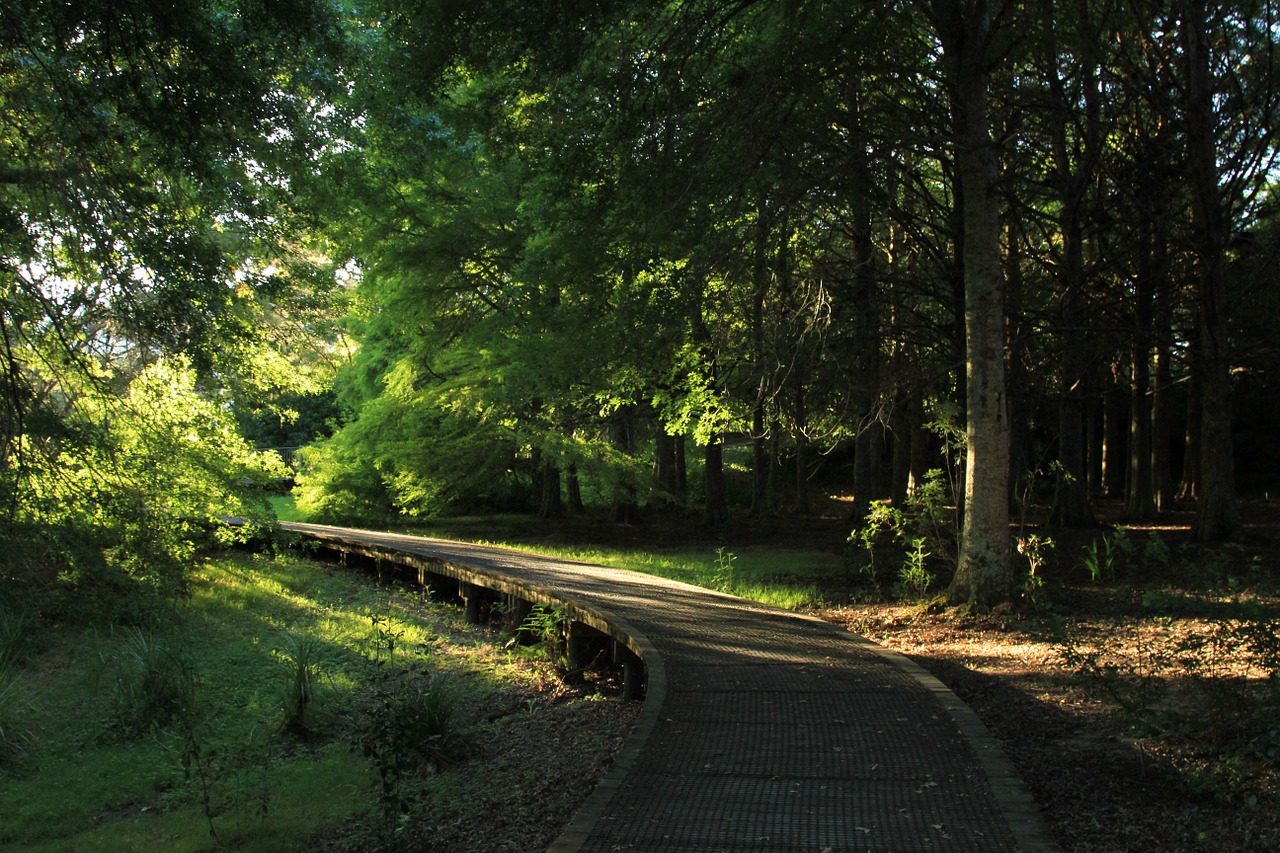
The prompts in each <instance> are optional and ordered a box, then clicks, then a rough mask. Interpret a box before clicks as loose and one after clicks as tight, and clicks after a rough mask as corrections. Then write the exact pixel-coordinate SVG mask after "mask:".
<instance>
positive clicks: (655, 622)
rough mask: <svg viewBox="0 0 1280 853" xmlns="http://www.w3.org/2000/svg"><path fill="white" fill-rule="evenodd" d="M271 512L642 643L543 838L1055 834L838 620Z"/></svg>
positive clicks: (771, 850)
mask: <svg viewBox="0 0 1280 853" xmlns="http://www.w3.org/2000/svg"><path fill="white" fill-rule="evenodd" d="M282 526H284V527H287V528H288V529H290V530H293V531H296V532H299V533H304V534H306V535H309V536H313V537H316V538H320V539H327V540H329V541H330V542H331V543H332V544H336V545H338V546H339V547H343V548H345V549H346V550H355V551H360V552H363V553H365V554H369V555H374V556H382V557H384V558H385V559H388V560H392V561H395V560H399V561H400V562H404V563H406V564H417V565H418V566H419V567H420V568H421V567H423V566H435V567H437V569H443V570H444V573H446V574H450V575H452V576H454V577H460V578H464V579H469V580H471V581H473V582H483V581H485V580H488V581H489V582H490V583H491V584H492V585H493V587H494V588H497V589H502V590H503V591H505V592H512V591H513V589H515V590H525V591H528V592H529V593H530V594H536V595H537V596H538V597H540V598H541V599H543V600H556V601H571V602H574V603H575V605H576V607H577V613H578V614H579V615H580V616H581V617H582V618H584V619H585V620H587V621H589V622H592V623H593V624H596V626H597V627H600V622H601V620H603V621H604V622H607V624H608V626H609V629H610V632H611V633H612V634H614V636H615V637H618V638H621V639H624V640H625V642H626V643H627V645H628V646H630V648H632V649H634V650H635V651H636V652H637V653H639V654H640V655H641V657H642V658H643V660H644V663H645V668H646V671H647V685H646V697H645V706H644V710H643V712H642V714H641V717H640V720H639V723H638V724H637V727H636V729H635V732H634V733H633V734H632V736H631V737H630V739H629V740H628V741H627V743H626V744H625V745H624V747H623V750H622V752H621V754H620V755H619V757H618V760H617V761H616V763H615V765H614V767H613V768H612V770H611V771H610V773H609V774H608V775H607V776H606V778H605V779H604V780H603V781H602V782H601V783H600V785H599V786H598V787H597V789H596V790H595V792H594V793H593V794H592V796H591V797H590V799H589V800H588V801H587V803H586V805H585V806H584V807H583V809H582V811H581V812H580V813H579V814H578V816H577V817H576V818H575V820H574V822H573V823H572V824H571V825H570V826H569V827H568V828H567V830H566V831H565V833H564V835H562V836H561V838H560V839H559V840H557V841H556V842H555V844H553V845H552V847H551V851H552V853H570V851H581V852H582V853H587V851H590V853H614V851H636V853H694V851H697V853H739V851H742V853H746V851H752V853H793V851H794V853H800V851H803V853H855V851H858V853H860V852H861V851H894V853H899V851H903V852H905V851H975V853H987V851H1016V850H1020V851H1027V853H1032V851H1044V853H1048V851H1054V850H1056V849H1057V848H1056V847H1055V846H1054V844H1053V843H1052V841H1051V840H1050V837H1049V835H1048V834H1047V832H1046V831H1045V829H1044V826H1043V823H1042V822H1041V819H1040V816H1039V814H1038V812H1037V810H1036V807H1035V804H1034V803H1033V802H1032V800H1031V799H1030V797H1029V795H1028V794H1027V793H1026V791H1025V789H1024V788H1023V786H1022V783H1021V781H1020V780H1019V779H1018V778H1017V776H1016V774H1015V773H1014V772H1013V769H1012V767H1011V765H1010V764H1009V763H1008V761H1007V760H1006V758H1005V757H1004V755H1003V753H1002V751H1001V749H1000V747H999V745H998V744H997V743H996V742H995V741H994V740H993V739H992V738H991V737H990V735H989V734H988V733H987V731H986V729H985V728H984V727H983V726H982V724H981V723H980V722H979V721H978V719H977V717H976V716H975V715H974V714H973V713H972V712H971V711H970V710H969V709H968V707H967V706H965V705H964V703H962V702H961V701H960V700H959V699H957V698H956V697H955V695H954V694H952V693H951V692H950V691H949V690H947V689H946V688H945V687H944V686H943V685H942V684H941V683H940V682H939V681H937V679H935V678H933V677H932V676H930V675H928V674H927V673H926V672H925V671H924V670H922V669H921V668H920V667H918V666H917V665H915V664H914V663H912V662H911V661H909V660H907V659H906V658H904V657H902V656H901V655H898V654H895V653H892V652H889V651H887V650H885V649H883V648H881V647H879V646H876V645H874V644H873V643H871V642H869V641H867V640H864V639H862V638H860V637H857V636H855V635H853V634H851V633H849V632H847V631H844V630H842V629H840V628H838V627H837V626H834V625H831V624H829V623H826V622H823V621H820V620H817V619H812V618H808V617H804V616H800V615H797V614H794V613H789V612H786V611H780V610H775V609H772V608H768V607H765V606H762V605H757V604H754V603H751V602H747V601H743V600H742V599H738V598H734V597H732V596H727V595H722V594H719V593H716V592H711V591H708V590H704V589H700V588H698V587H693V586H689V585H686V584H681V583H677V582H674V581H668V580H664V579H661V578H655V577H650V576H647V575H642V574H637V573H633V572H627V571H621V570H616V569H606V568H601V567H597V566H588V565H585V564H579V563H573V562H568V561H563V560H555V559H550V558H546V557H539V556H534V555H530V554H526V553H521V552H516V551H510V550H506V549H501V548H491V547H482V546H473V545H466V544H461V543H457V542H448V541H443V540H435V539H424V538H418V537H408V536H398V535H395V534H385V533H372V532H368V531H357V530H349V529H343V528H329V527H318V526H314V525H298V524H289V525H282ZM393 553H400V554H403V555H405V556H403V557H399V558H397V557H392V556H390V555H391V554H393ZM434 570H436V569H433V571H434Z"/></svg>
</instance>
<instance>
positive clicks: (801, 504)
mask: <svg viewBox="0 0 1280 853" xmlns="http://www.w3.org/2000/svg"><path fill="white" fill-rule="evenodd" d="M794 384H795V393H794V394H793V397H792V400H793V402H794V404H795V419H796V512H797V513H799V514H801V515H808V514H809V439H808V437H807V435H806V432H807V430H808V429H809V412H808V409H807V408H806V407H805V398H804V370H803V369H802V368H800V367H797V368H796V371H795V382H794Z"/></svg>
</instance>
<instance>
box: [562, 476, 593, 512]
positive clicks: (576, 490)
mask: <svg viewBox="0 0 1280 853" xmlns="http://www.w3.org/2000/svg"><path fill="white" fill-rule="evenodd" d="M564 489H565V493H566V494H565V500H566V501H567V503H568V512H569V514H570V515H585V514H586V512H587V508H586V507H585V506H583V504H582V481H581V480H579V479H578V466H577V465H570V466H569V467H568V468H567V469H565V472H564Z"/></svg>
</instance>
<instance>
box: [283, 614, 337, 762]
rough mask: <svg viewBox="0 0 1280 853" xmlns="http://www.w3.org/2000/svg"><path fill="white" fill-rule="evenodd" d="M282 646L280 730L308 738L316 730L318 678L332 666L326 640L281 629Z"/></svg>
mask: <svg viewBox="0 0 1280 853" xmlns="http://www.w3.org/2000/svg"><path fill="white" fill-rule="evenodd" d="M280 639H281V641H282V648H281V649H280V650H279V651H278V652H277V656H276V657H277V660H279V661H280V663H281V664H283V666H284V681H283V691H282V695H281V709H282V711H283V719H282V720H281V723H280V729H281V731H283V732H286V733H288V734H291V735H294V736H296V737H301V738H307V737H310V736H311V735H312V734H313V733H314V731H315V724H316V698H317V694H318V689H319V686H320V678H321V677H322V676H323V675H324V673H325V672H326V670H327V669H328V668H329V667H330V666H331V665H332V661H331V660H330V659H329V654H328V652H327V650H326V646H325V643H324V641H323V640H322V639H320V638H319V637H317V636H315V635H313V634H308V633H304V632H299V631H281V632H280Z"/></svg>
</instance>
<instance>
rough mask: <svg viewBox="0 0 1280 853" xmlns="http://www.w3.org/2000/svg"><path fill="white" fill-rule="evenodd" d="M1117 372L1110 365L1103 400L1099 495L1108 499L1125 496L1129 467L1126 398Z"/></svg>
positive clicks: (1117, 368) (1114, 367) (1114, 366)
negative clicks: (1109, 379) (1126, 475)
mask: <svg viewBox="0 0 1280 853" xmlns="http://www.w3.org/2000/svg"><path fill="white" fill-rule="evenodd" d="M1120 372H1121V366H1120V365H1118V364H1117V365H1113V366H1112V372H1111V382H1110V383H1109V385H1108V388H1107V390H1106V392H1105V394H1104V397H1103V401H1102V492H1103V494H1104V495H1106V496H1107V497H1109V498H1114V497H1118V496H1122V495H1124V483H1125V472H1126V470H1127V467H1128V466H1127V461H1126V459H1127V457H1126V455H1125V436H1126V434H1127V427H1126V425H1127V424H1128V422H1129V419H1128V409H1129V407H1128V406H1127V405H1126V402H1127V401H1128V395H1127V394H1126V392H1125V387H1124V386H1122V385H1121V384H1120V381H1119V377H1120Z"/></svg>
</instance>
